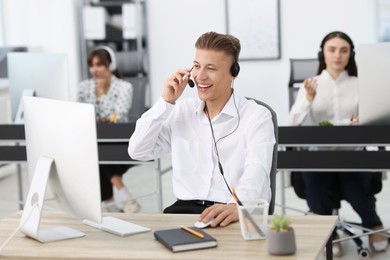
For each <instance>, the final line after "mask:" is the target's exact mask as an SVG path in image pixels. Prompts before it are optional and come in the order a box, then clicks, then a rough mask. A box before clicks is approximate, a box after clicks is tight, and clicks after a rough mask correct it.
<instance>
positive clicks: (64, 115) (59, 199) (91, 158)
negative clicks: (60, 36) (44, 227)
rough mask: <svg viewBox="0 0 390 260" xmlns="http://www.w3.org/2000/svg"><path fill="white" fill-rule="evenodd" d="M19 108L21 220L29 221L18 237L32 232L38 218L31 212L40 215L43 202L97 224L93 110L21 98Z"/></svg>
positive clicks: (98, 193)
mask: <svg viewBox="0 0 390 260" xmlns="http://www.w3.org/2000/svg"><path fill="white" fill-rule="evenodd" d="M23 104H24V108H25V135H26V150H27V165H28V175H29V178H30V181H31V185H30V190H29V194H28V197H27V200H26V204H25V208H24V212H23V218H22V222H26V221H27V225H24V229H22V231H23V230H24V231H26V230H29V229H31V228H29V225H28V224H29V222H31V221H32V222H36V221H38V223H39V219H40V214H41V213H40V212H38V211H39V210H36V209H34V207H37V209H42V207H43V203H44V198H51V199H53V198H55V202H56V203H57V205H58V206H60V207H61V209H64V210H66V211H68V212H70V213H71V214H73V215H76V216H78V217H80V218H82V219H89V220H91V221H94V222H97V223H100V222H101V200H100V181H99V165H98V164H99V160H98V148H97V134H96V121H95V109H94V107H93V106H92V105H90V104H82V103H76V102H66V101H58V100H52V99H45V98H38V97H24V102H23ZM46 183H47V188H48V189H47V190H46ZM31 212H33V213H31ZM34 212H36V213H34ZM30 214H32V215H31V216H30ZM28 218H29V220H27V219H28ZM33 229H36V228H35V227H34V228H33ZM27 232H31V231H27ZM33 232H36V230H33ZM39 233H43V232H42V231H39V232H37V234H28V235H30V236H32V237H34V235H36V236H39V235H40V234H39ZM47 236H49V238H46V237H43V238H42V240H45V239H49V240H50V236H51V235H47ZM38 240H40V239H38ZM43 242H45V241H43Z"/></svg>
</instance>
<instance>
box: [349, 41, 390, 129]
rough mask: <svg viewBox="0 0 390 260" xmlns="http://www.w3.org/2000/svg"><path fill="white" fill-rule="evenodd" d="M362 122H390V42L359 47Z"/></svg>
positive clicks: (383, 123) (357, 50) (357, 55)
mask: <svg viewBox="0 0 390 260" xmlns="http://www.w3.org/2000/svg"><path fill="white" fill-rule="evenodd" d="M356 61H357V67H358V82H359V124H360V125H387V124H390V42H386V43H375V44H363V45H359V46H357V47H356Z"/></svg>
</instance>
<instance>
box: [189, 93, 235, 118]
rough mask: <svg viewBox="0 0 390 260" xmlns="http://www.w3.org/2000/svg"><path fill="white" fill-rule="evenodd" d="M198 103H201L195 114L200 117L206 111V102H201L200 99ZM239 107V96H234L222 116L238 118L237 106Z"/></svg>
mask: <svg viewBox="0 0 390 260" xmlns="http://www.w3.org/2000/svg"><path fill="white" fill-rule="evenodd" d="M198 101H199V103H198V106H197V108H196V109H195V111H194V113H195V114H197V115H198V116H199V115H201V114H202V113H203V111H204V106H205V102H204V101H202V100H200V99H198ZM238 105H239V98H238V97H237V95H234V94H232V95H231V96H230V98H229V100H228V102H227V103H226V104H225V106H224V107H223V109H222V111H221V113H220V114H226V115H229V116H232V117H235V116H237V109H238V108H237V109H236V106H237V107H238Z"/></svg>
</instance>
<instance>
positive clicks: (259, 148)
mask: <svg viewBox="0 0 390 260" xmlns="http://www.w3.org/2000/svg"><path fill="white" fill-rule="evenodd" d="M234 96H235V95H232V97H231V98H230V99H229V101H228V103H227V104H226V105H225V107H224V108H223V110H222V111H221V113H220V114H218V115H217V116H216V117H214V118H213V119H212V126H213V129H214V135H215V140H216V141H217V149H218V153H219V158H220V162H221V165H222V167H223V171H224V176H225V178H226V181H227V183H228V185H229V186H230V188H233V187H234V188H236V191H237V196H238V197H239V199H240V200H241V201H250V200H256V199H260V198H264V199H267V200H270V197H271V190H270V178H269V173H270V169H271V162H272V151H273V147H274V144H275V137H274V127H273V122H272V118H271V113H270V112H269V110H268V109H266V108H264V107H263V106H260V105H258V104H256V103H255V102H254V101H249V100H247V99H246V98H243V97H236V98H235V102H234V99H233V97H234ZM235 104H236V105H237V108H236V105H235ZM204 106H205V103H204V102H203V101H201V100H200V99H197V98H196V99H195V98H191V99H190V98H188V99H183V100H180V101H178V102H176V104H175V105H172V104H170V103H167V102H165V101H164V100H163V99H162V98H160V99H159V100H158V101H157V103H156V104H155V105H154V106H153V107H152V108H151V109H150V110H148V111H147V112H145V113H144V114H143V116H142V117H141V118H140V119H139V120H138V121H137V124H136V129H135V132H134V133H133V135H132V136H131V138H130V142H129V149H128V151H129V154H130V156H131V157H132V158H133V159H136V160H145V161H146V160H153V159H155V158H159V157H161V156H163V155H165V154H169V153H171V156H172V171H173V179H172V181H173V192H174V194H175V196H176V198H178V199H181V200H195V199H199V200H210V201H216V202H222V203H228V202H233V201H234V200H233V199H232V196H231V194H230V193H229V191H228V189H227V187H226V184H225V182H224V180H223V177H222V175H221V173H220V170H219V167H218V159H217V155H216V151H215V149H214V147H215V146H214V142H213V139H212V133H211V128H210V124H209V120H208V118H207V116H206V115H205V113H204V112H203V111H204ZM237 109H238V111H239V116H238V113H237ZM237 125H238V128H237V129H236V127H237ZM234 129H236V130H234ZM224 136H226V137H224Z"/></svg>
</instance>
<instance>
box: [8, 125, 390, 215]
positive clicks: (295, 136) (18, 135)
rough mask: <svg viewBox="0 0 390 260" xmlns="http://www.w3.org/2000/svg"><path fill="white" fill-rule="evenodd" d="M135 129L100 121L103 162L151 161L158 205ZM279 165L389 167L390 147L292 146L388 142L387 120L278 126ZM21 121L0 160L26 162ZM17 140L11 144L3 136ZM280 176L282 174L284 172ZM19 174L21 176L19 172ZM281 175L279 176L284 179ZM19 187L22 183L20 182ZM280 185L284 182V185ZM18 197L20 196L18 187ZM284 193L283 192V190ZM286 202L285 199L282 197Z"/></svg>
mask: <svg viewBox="0 0 390 260" xmlns="http://www.w3.org/2000/svg"><path fill="white" fill-rule="evenodd" d="M134 129H135V124H134V123H129V124H98V125H97V136H98V148H99V160H100V162H99V163H101V164H145V163H146V164H150V163H154V164H155V169H156V170H155V172H156V178H155V179H156V183H157V191H156V192H155V193H157V195H158V197H159V199H158V200H159V210H160V211H161V210H162V196H161V179H160V177H161V174H162V173H164V172H166V171H168V170H169V168H168V169H162V168H161V164H160V161H159V160H155V161H154V162H139V161H134V160H131V158H130V157H129V155H128V153H127V146H128V140H129V137H130V136H131V135H132V133H133V132H134ZM278 131H279V152H278V163H277V168H278V170H279V171H290V170H295V171H302V170H310V171H356V170H364V171H386V170H389V169H390V151H375V152H370V151H317V152H313V151H298V150H296V149H292V150H291V149H288V148H290V147H308V146H314V145H317V146H362V147H365V146H390V125H387V126H336V127H318V126H299V127H279V128H278ZM24 139H25V136H24V126H23V125H0V163H25V162H26V147H25V144H24V141H25V140H24ZM10 141H13V142H17V143H18V144H19V145H18V146H14V145H13V146H9V145H7V142H10ZM282 176H283V175H282ZM18 179H20V178H18ZM283 181H284V180H282V182H283ZM19 187H21V183H20V184H19ZM282 187H283V186H282ZM19 190H20V191H19V193H20V195H19V198H20V199H21V200H22V198H23V196H22V194H21V189H19ZM282 196H284V195H282ZM282 203H283V204H284V201H283V202H282Z"/></svg>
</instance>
